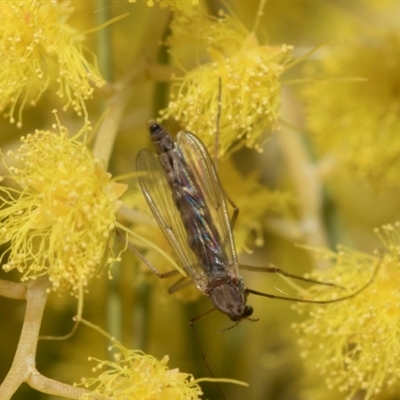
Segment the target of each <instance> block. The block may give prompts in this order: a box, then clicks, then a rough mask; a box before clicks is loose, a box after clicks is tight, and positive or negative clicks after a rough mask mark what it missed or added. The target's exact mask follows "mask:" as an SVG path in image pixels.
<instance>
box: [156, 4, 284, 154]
mask: <svg viewBox="0 0 400 400" xmlns="http://www.w3.org/2000/svg"><path fill="white" fill-rule="evenodd" d="M171 30H172V36H171V37H170V38H169V41H168V43H169V45H170V52H171V54H172V56H173V58H174V59H175V60H176V61H177V63H178V65H179V66H181V67H182V69H183V70H184V71H185V72H186V73H185V75H184V77H183V78H176V82H175V83H174V84H173V86H172V88H171V98H170V102H169V105H168V107H167V108H166V109H164V110H162V111H161V120H165V119H167V118H173V119H175V120H177V121H179V122H180V124H181V126H182V127H184V128H185V130H186V129H187V130H189V131H191V132H194V133H195V134H196V135H198V136H199V137H200V138H201V139H202V140H203V141H204V143H205V145H206V146H207V147H208V148H209V149H211V148H212V146H213V145H214V140H215V139H214V137H215V132H216V125H217V115H218V111H219V106H218V103H219V96H221V101H220V104H221V116H220V123H219V153H220V155H224V154H225V153H227V152H229V151H230V152H232V151H235V150H237V149H238V148H240V147H243V146H247V147H252V148H255V149H256V150H261V146H262V144H263V143H264V142H265V139H266V138H265V134H264V133H265V130H266V129H274V128H276V127H277V120H278V116H279V113H278V110H279V106H280V84H279V78H280V76H281V75H282V73H283V72H284V71H285V69H286V67H287V64H288V62H289V60H290V59H291V58H290V51H291V50H292V47H291V46H287V45H281V46H262V45H260V44H259V42H258V40H257V38H256V36H255V34H254V32H249V31H248V30H247V29H246V28H245V27H244V26H243V25H241V23H240V22H239V21H238V20H237V19H236V18H234V17H233V16H230V15H226V14H224V13H222V12H221V13H220V16H219V17H218V18H215V17H212V16H209V15H207V14H206V13H205V12H204V11H202V10H201V8H200V7H197V8H196V9H195V10H194V11H193V12H192V13H191V14H189V13H176V14H175V18H174V20H173V22H172V24H171ZM188 54H192V58H191V59H192V60H193V59H202V60H207V61H204V62H202V63H197V66H195V67H194V68H192V67H189V68H191V69H190V70H189V71H187V69H186V67H183V66H184V65H187V64H188V60H187V58H188ZM219 82H221V90H220V88H219Z"/></svg>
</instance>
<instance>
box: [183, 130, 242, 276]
mask: <svg viewBox="0 0 400 400" xmlns="http://www.w3.org/2000/svg"><path fill="white" fill-rule="evenodd" d="M176 147H177V149H179V151H180V152H181V153H182V155H183V157H184V159H185V161H186V163H187V165H188V167H189V168H190V169H191V171H192V173H193V175H194V177H195V179H196V182H197V184H198V185H199V187H200V189H201V191H202V193H203V195H204V198H205V199H204V201H205V203H206V204H207V206H208V208H209V211H210V213H211V221H212V222H213V224H214V226H215V228H216V229H217V231H218V233H219V237H220V239H221V243H220V244H221V246H222V247H223V249H224V250H225V254H226V256H227V259H228V264H229V265H227V268H233V269H234V271H235V272H236V274H238V271H239V266H238V260H237V255H236V250H235V242H234V240H233V236H232V229H231V224H230V218H229V214H228V210H227V207H226V202H225V195H224V191H223V189H222V186H221V184H220V182H219V178H218V174H217V172H216V170H215V167H214V163H213V161H212V159H211V157H210V155H209V153H208V151H207V149H206V147H205V146H204V144H203V143H202V142H201V141H200V139H199V138H197V137H196V136H195V135H193V134H192V133H189V132H184V131H181V132H180V133H179V134H178V139H177V145H176Z"/></svg>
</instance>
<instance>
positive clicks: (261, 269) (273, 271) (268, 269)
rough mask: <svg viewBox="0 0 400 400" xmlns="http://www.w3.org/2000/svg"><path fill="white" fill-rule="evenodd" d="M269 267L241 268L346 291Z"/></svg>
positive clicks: (247, 266)
mask: <svg viewBox="0 0 400 400" xmlns="http://www.w3.org/2000/svg"><path fill="white" fill-rule="evenodd" d="M269 265H270V266H269V267H255V266H251V265H240V266H239V268H240V269H244V270H246V271H252V272H266V273H270V274H279V275H283V276H285V277H287V278H292V279H297V280H299V281H303V282H308V283H316V284H318V285H325V286H333V287H337V288H340V289H344V288H343V286H340V285H336V284H335V283H331V282H324V281H319V280H317V279H310V278H304V277H303V276H299V275H295V274H291V273H289V272H286V271H284V270H283V269H281V268H279V267H277V266H275V265H273V264H269Z"/></svg>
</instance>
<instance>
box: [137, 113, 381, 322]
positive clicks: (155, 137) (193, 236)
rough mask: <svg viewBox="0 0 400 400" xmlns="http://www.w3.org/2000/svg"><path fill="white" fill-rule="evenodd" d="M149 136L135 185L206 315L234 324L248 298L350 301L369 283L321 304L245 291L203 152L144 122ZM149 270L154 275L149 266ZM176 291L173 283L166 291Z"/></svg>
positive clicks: (245, 313)
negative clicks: (205, 304) (205, 303)
mask: <svg viewBox="0 0 400 400" xmlns="http://www.w3.org/2000/svg"><path fill="white" fill-rule="evenodd" d="M149 131H150V136H151V140H152V142H153V145H154V146H155V148H156V151H157V154H154V153H152V152H150V151H148V150H141V151H140V152H139V154H138V156H137V160H136V167H137V170H138V171H140V172H144V173H143V174H141V175H140V177H139V183H140V186H141V189H142V191H143V194H144V196H145V198H146V200H147V203H148V204H149V206H150V209H151V211H152V213H153V215H154V217H155V218H156V220H157V222H158V224H159V226H160V227H161V229H162V231H163V232H164V234H165V236H166V237H167V239H168V241H169V243H170V244H171V246H172V247H173V249H174V251H175V253H176V256H177V257H178V259H179V261H180V264H181V266H182V267H183V268H184V270H185V271H186V272H187V273H188V275H189V276H190V277H191V278H192V280H193V282H194V283H195V284H196V286H197V287H198V289H199V290H200V291H201V292H202V293H203V294H204V295H206V296H207V297H208V298H209V299H210V300H211V302H212V304H213V305H214V308H213V309H212V310H210V311H209V312H211V311H214V310H219V311H221V312H222V313H224V314H226V315H227V316H228V317H229V318H230V319H231V320H232V321H237V322H239V321H241V320H242V319H246V318H249V317H250V316H251V315H252V313H253V308H252V307H251V306H249V305H247V297H248V295H249V294H254V295H259V296H265V297H270V298H277V299H283V300H294V301H301V302H309V303H331V302H335V301H340V300H345V299H347V298H350V297H352V296H355V295H356V294H357V293H359V292H360V291H362V290H364V288H365V287H366V286H367V285H369V284H370V283H371V282H372V279H373V278H374V276H375V274H376V272H377V271H375V273H374V276H373V277H372V278H371V279H370V281H368V282H367V283H366V285H364V286H363V287H362V288H360V289H358V290H357V291H356V292H354V293H352V294H351V295H348V296H344V297H341V298H339V299H334V300H324V301H314V300H305V299H296V298H289V297H283V296H276V295H272V294H268V293H262V292H258V291H256V290H253V289H249V288H245V286H244V281H243V278H242V277H241V276H240V274H239V263H238V257H237V254H236V250H235V243H234V240H233V235H232V225H233V223H234V221H235V220H236V217H237V211H238V210H237V208H236V212H235V213H234V215H233V218H232V221H231V220H230V218H229V213H228V210H227V205H226V200H227V199H228V198H227V196H226V195H225V193H224V191H223V189H222V186H221V184H220V182H219V178H218V174H217V172H216V169H215V167H214V164H213V162H212V160H211V157H210V155H209V153H208V151H207V149H206V147H205V146H204V145H203V143H202V142H201V141H200V139H199V138H197V137H196V136H195V135H194V134H192V133H189V132H185V131H181V132H179V134H178V136H177V140H176V141H174V140H173V139H172V137H171V135H170V134H169V133H168V132H167V131H166V130H165V129H164V128H163V127H162V126H161V125H159V124H157V123H155V122H154V121H150V122H149ZM228 201H229V200H228ZM141 258H142V257H141ZM142 259H143V258H142ZM146 264H148V263H146ZM148 265H149V264H148ZM151 268H152V269H153V271H154V267H151ZM244 269H248V270H253V271H254V270H257V271H264V272H275V273H280V274H282V275H285V276H288V277H291V278H296V279H301V280H305V281H309V282H313V283H322V284H325V285H332V286H335V285H333V284H330V283H325V282H319V281H314V280H311V279H305V278H301V277H299V276H296V275H292V274H289V273H287V272H285V271H282V270H281V269H279V268H277V267H261V268H259V267H244ZM155 272H156V273H157V271H155ZM158 275H160V274H159V273H158ZM171 275H172V273H167V274H166V275H164V276H163V277H166V276H171ZM179 287H180V284H179V283H178V284H177V285H176V286H175V288H173V289H172V290H171V289H170V292H171V291H174V290H176V289H177V288H179ZM209 312H207V313H205V314H208V313H209ZM203 315H204V314H202V315H201V316H203ZM201 316H200V317H201ZM197 319H198V318H195V319H194V320H197ZM192 321H193V320H192Z"/></svg>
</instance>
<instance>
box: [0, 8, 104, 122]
mask: <svg viewBox="0 0 400 400" xmlns="http://www.w3.org/2000/svg"><path fill="white" fill-rule="evenodd" d="M72 12H73V8H71V7H70V2H54V1H44V0H29V1H18V0H17V1H2V2H1V3H0V16H1V21H2V23H1V24H0V57H1V62H2V68H1V72H0V88H1V90H0V112H2V113H3V114H4V115H5V117H7V118H9V120H10V122H12V123H13V122H15V121H16V120H17V123H18V125H19V126H20V125H21V124H22V111H23V108H24V106H25V104H27V103H28V104H31V105H35V104H36V103H37V101H38V100H39V98H40V97H41V95H42V94H43V92H44V91H46V90H47V89H53V90H55V91H56V93H57V95H58V96H59V97H60V98H62V99H64V100H63V101H65V108H68V107H69V106H72V107H73V108H74V109H75V111H76V112H77V113H78V114H79V115H81V114H82V113H85V105H84V101H85V100H87V99H89V98H91V96H92V93H93V87H94V86H102V85H103V84H104V81H103V80H102V78H101V77H100V74H99V71H98V70H97V67H96V66H95V64H92V63H90V62H89V61H88V60H86V58H85V56H84V54H83V51H84V49H83V46H82V41H83V35H82V34H81V33H80V32H78V31H77V30H76V29H74V28H72V27H70V26H69V25H68V24H67V23H66V21H67V20H68V18H69V17H70V15H71V14H72Z"/></svg>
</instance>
